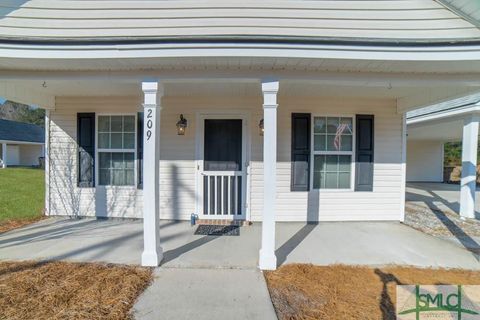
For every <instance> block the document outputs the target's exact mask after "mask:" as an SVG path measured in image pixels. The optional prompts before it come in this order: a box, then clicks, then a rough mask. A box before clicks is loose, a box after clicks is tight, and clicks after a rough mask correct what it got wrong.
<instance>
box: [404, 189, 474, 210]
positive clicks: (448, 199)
mask: <svg viewBox="0 0 480 320" xmlns="http://www.w3.org/2000/svg"><path fill="white" fill-rule="evenodd" d="M475 194H476V201H475V211H476V215H477V216H478V218H480V188H478V187H477V191H476V193H475ZM405 200H406V201H409V202H412V203H415V204H418V205H423V206H426V207H429V208H433V209H438V210H442V211H451V212H455V213H457V214H458V213H459V211H460V185H459V184H449V183H435V182H409V183H407V189H406V195H405Z"/></svg>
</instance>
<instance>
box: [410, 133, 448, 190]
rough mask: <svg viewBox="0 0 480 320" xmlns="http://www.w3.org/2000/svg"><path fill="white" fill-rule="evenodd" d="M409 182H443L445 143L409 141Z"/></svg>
mask: <svg viewBox="0 0 480 320" xmlns="http://www.w3.org/2000/svg"><path fill="white" fill-rule="evenodd" d="M407 181H411V182H442V181H443V142H442V141H430V140H407Z"/></svg>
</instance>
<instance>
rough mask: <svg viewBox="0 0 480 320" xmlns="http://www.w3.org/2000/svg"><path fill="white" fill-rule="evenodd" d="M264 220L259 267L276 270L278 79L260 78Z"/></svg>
mask: <svg viewBox="0 0 480 320" xmlns="http://www.w3.org/2000/svg"><path fill="white" fill-rule="evenodd" d="M262 92H263V124H264V134H263V220H262V247H261V249H260V257H259V268H260V269H262V270H275V269H276V268H277V257H276V256H275V198H276V187H277V186H276V169H277V106H278V105H277V92H278V80H263V81H262Z"/></svg>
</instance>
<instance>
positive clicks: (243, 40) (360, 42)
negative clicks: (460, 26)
mask: <svg viewBox="0 0 480 320" xmlns="http://www.w3.org/2000/svg"><path fill="white" fill-rule="evenodd" d="M186 43H188V44H205V43H210V44H211V43H214V44H262V43H263V44H297V45H331V46H338V45H352V46H355V45H356V46H371V47H377V46H382V47H397V46H402V47H442V46H469V45H471V46H478V45H480V38H464V39H458V38H446V39H435V40H432V39H403V38H400V39H387V38H349V37H342V38H335V37H299V36H278V35H262V36H255V35H232V36H220V35H219V36H178V37H161V36H160V37H117V38H111V37H105V38H81V39H78V38H17V37H8V36H0V44H18V45H45V46H59V45H60V46H79V45H85V46H95V45H145V44H186Z"/></svg>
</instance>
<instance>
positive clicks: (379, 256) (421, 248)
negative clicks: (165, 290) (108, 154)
mask: <svg viewBox="0 0 480 320" xmlns="http://www.w3.org/2000/svg"><path fill="white" fill-rule="evenodd" d="M142 227H143V224H142V221H140V220H137V221H125V220H123V221H120V220H95V219H81V220H73V219H68V218H50V219H47V220H43V221H41V222H38V223H35V224H32V225H29V226H27V227H25V228H22V229H18V230H14V231H11V232H7V233H4V234H1V235H0V259H3V260H30V259H58V260H60V259H61V260H72V261H102V262H111V263H124V264H139V263H140V257H141V253H142V248H143V234H142V233H143V232H142ZM195 228H196V227H191V226H190V224H189V223H188V222H179V221H161V224H160V232H161V241H162V246H163V249H164V259H163V262H162V266H164V267H176V268H238V269H254V268H256V266H257V263H258V251H259V249H260V236H261V224H260V223H254V224H253V225H252V226H247V227H242V228H241V229H240V235H239V236H221V237H215V236H197V235H194V234H193V233H194V231H195ZM276 234H277V238H276V243H277V250H276V254H277V257H278V263H279V264H284V263H293V262H299V263H313V264H317V265H328V264H334V263H342V264H355V265H385V264H403V265H414V266H421V267H429V266H433V267H440V266H441V267H447V268H448V267H458V268H466V269H480V263H479V261H478V257H476V256H475V255H474V254H473V253H471V252H469V251H467V250H465V249H462V248H460V247H458V246H456V245H455V244H453V243H450V242H447V241H445V240H442V239H437V238H434V237H432V236H429V235H426V234H424V233H422V232H419V231H416V230H414V229H412V228H410V227H407V226H405V225H402V224H401V223H398V222H321V223H319V224H318V225H314V224H307V225H306V224H305V223H292V222H290V223H277V233H276Z"/></svg>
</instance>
